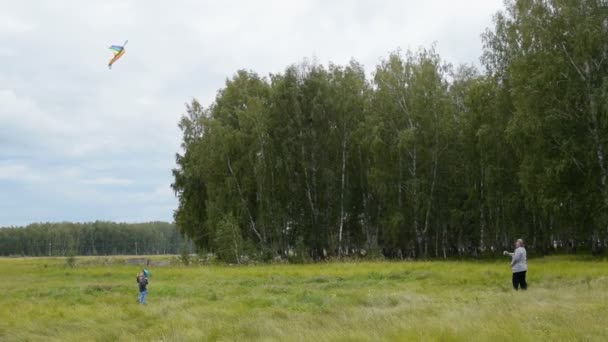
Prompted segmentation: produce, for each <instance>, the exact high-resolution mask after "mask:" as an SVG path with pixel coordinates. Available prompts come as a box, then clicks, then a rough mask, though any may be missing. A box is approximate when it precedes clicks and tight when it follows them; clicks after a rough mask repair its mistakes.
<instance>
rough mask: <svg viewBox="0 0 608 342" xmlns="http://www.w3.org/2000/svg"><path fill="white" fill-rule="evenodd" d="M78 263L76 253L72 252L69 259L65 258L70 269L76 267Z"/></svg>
mask: <svg viewBox="0 0 608 342" xmlns="http://www.w3.org/2000/svg"><path fill="white" fill-rule="evenodd" d="M76 261H77V260H76V256H75V255H74V253H73V252H70V253H69V254H68V257H67V258H65V265H66V266H67V267H70V268H73V267H76ZM45 266H46V265H45ZM45 268H46V267H45Z"/></svg>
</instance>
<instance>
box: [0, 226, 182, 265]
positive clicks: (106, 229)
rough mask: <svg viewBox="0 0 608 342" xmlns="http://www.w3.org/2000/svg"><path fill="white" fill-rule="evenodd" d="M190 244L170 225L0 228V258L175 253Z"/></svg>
mask: <svg viewBox="0 0 608 342" xmlns="http://www.w3.org/2000/svg"><path fill="white" fill-rule="evenodd" d="M183 248H188V249H189V250H191V248H192V246H191V244H189V243H187V242H186V241H185V239H183V238H182V237H181V235H180V233H179V232H178V230H177V229H176V228H175V225H174V224H171V223H166V222H148V223H137V224H130V223H113V222H99V221H98V222H90V223H67V222H64V223H36V224H30V225H28V226H26V227H11V228H2V229H0V256H66V255H117V254H177V253H180V252H181V251H182V250H183Z"/></svg>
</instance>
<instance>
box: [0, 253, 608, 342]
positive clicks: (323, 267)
mask: <svg viewBox="0 0 608 342" xmlns="http://www.w3.org/2000/svg"><path fill="white" fill-rule="evenodd" d="M112 260H116V259H105V260H102V261H104V262H99V263H97V262H96V261H98V259H92V258H78V264H79V265H78V266H77V267H75V268H69V267H66V262H65V259H63V258H18V259H14V258H0V341H136V340H137V341H206V340H233V341H243V340H265V341H268V340H269V341H299V340H310V341H325V340H329V341H381V340H403V341H412V340H440V341H514V340H518V341H558V340H561V341H576V340H580V341H606V340H608V262H607V261H605V260H603V261H598V260H596V261H592V260H582V259H577V258H570V257H550V258H543V259H533V260H531V261H530V262H529V264H530V271H529V275H528V282H529V286H530V288H529V290H528V291H527V292H514V291H512V289H511V286H510V277H511V273H510V269H509V265H508V260H504V262H470V261H467V262H465V261H461V262H457V261H449V262H439V261H433V262H365V263H327V264H311V265H264V266H244V267H234V266H232V267H231V266H202V267H180V266H171V267H162V268H161V267H158V268H152V273H153V274H152V278H151V279H150V286H149V297H148V302H149V304H148V305H147V306H140V305H138V304H137V299H136V298H137V284H136V283H135V275H136V272H137V271H138V270H139V267H138V266H126V265H121V264H120V263H118V262H117V263H114V264H113V263H112V262H111V261H112Z"/></svg>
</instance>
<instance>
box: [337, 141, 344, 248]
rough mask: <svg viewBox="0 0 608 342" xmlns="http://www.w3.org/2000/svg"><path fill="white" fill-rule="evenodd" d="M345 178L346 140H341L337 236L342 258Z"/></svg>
mask: <svg viewBox="0 0 608 342" xmlns="http://www.w3.org/2000/svg"><path fill="white" fill-rule="evenodd" d="M345 178H346V138H344V139H343V140H342V184H341V186H340V232H339V234H338V255H339V256H340V257H342V232H343V228H344V183H345Z"/></svg>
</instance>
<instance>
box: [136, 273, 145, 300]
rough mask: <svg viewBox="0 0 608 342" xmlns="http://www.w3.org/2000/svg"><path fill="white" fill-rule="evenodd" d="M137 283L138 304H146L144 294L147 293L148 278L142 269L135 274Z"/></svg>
mask: <svg viewBox="0 0 608 342" xmlns="http://www.w3.org/2000/svg"><path fill="white" fill-rule="evenodd" d="M137 284H138V285H139V304H143V305H145V304H146V296H147V295H148V290H147V286H148V278H147V277H146V274H145V273H144V271H141V272H139V274H138V275H137Z"/></svg>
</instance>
